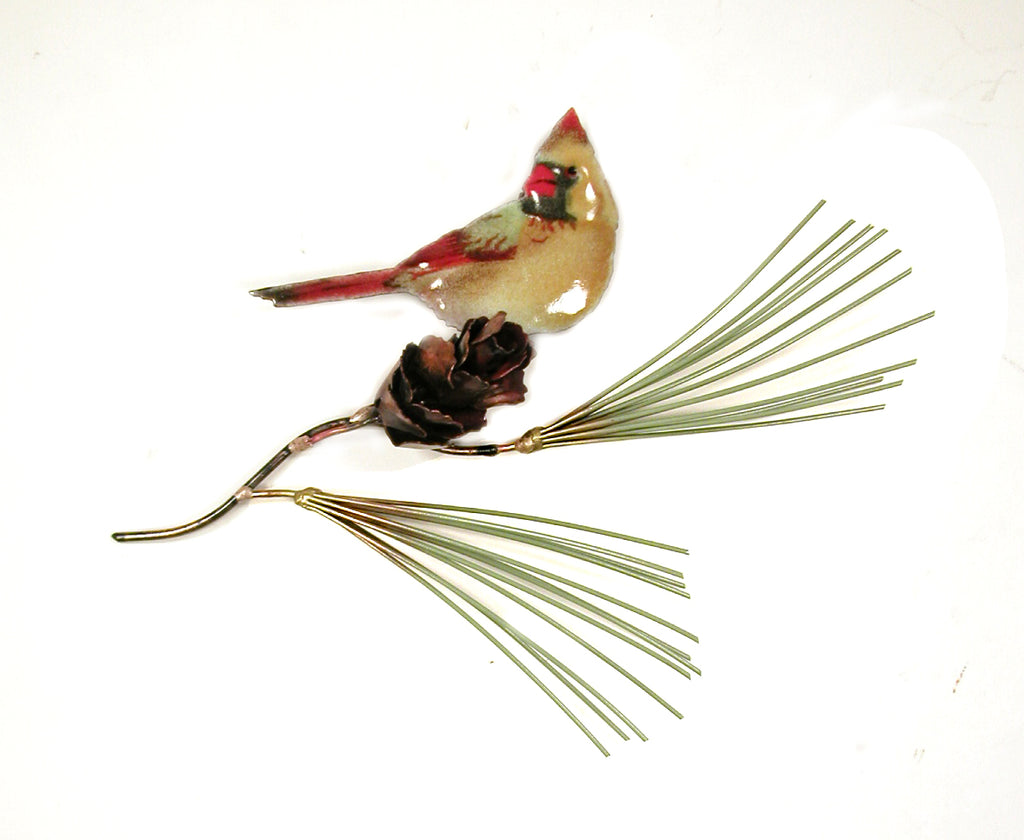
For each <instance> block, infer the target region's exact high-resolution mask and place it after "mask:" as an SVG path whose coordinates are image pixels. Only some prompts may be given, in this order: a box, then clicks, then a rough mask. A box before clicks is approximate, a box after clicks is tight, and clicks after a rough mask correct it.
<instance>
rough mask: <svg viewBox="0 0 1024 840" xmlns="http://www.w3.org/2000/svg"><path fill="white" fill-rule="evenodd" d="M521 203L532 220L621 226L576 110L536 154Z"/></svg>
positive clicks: (613, 202) (571, 112)
mask: <svg viewBox="0 0 1024 840" xmlns="http://www.w3.org/2000/svg"><path fill="white" fill-rule="evenodd" d="M519 201H520V205H521V206H522V208H523V212H525V213H528V214H530V215H532V216H540V217H542V218H545V219H561V220H564V221H575V222H593V221H596V220H600V221H602V222H605V223H606V224H610V225H611V226H612V227H613V228H615V227H617V226H618V221H619V216H618V210H617V208H616V207H615V201H614V199H612V194H611V190H610V189H609V188H608V182H607V181H606V180H605V178H604V172H602V171H601V165H600V164H599V163H598V162H597V157H596V156H595V155H594V147H593V146H591V145H590V140H589V139H588V138H587V133H586V132H585V131H584V130H583V126H582V125H580V120H579V117H577V116H576V111H575V110H574V109H572V108H570V109H569V110H568V111H566V113H565V116H563V117H562V119H560V120H559V121H558V124H557V125H555V127H554V128H553V129H552V130H551V133H550V134H549V135H548V137H547V139H546V140H545V141H544V143H543V144H542V145H541V147H540V149H539V150H538V151H537V156H536V158H535V159H534V164H533V171H532V172H530V177H529V178H527V179H526V183H525V184H524V185H523V191H522V193H521V194H520V196H519Z"/></svg>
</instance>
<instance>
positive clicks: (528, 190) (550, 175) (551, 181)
mask: <svg viewBox="0 0 1024 840" xmlns="http://www.w3.org/2000/svg"><path fill="white" fill-rule="evenodd" d="M557 189H558V176H557V175H555V172H554V170H553V169H552V168H551V167H550V166H548V165H547V164H545V163H538V164H536V165H535V166H534V167H533V171H532V172H531V173H530V177H529V178H527V179H526V183H525V184H524V185H523V192H524V193H525V194H527V195H530V194H532V195H534V196H542V197H546V198H550V197H551V196H553V195H554V194H555V192H556V191H557Z"/></svg>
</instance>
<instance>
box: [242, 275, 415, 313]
mask: <svg viewBox="0 0 1024 840" xmlns="http://www.w3.org/2000/svg"><path fill="white" fill-rule="evenodd" d="M397 276H398V269H395V268H382V269H378V270H376V271H360V272H358V273H357V274H341V275H338V276H337V277H321V278H319V279H318V280H306V281H305V282H302V283H286V284H285V285H283V286H267V287H266V288H265V289H253V290H252V291H251V292H249V294H251V295H255V296H256V297H259V298H263V299H264V300H269V301H272V302H273V304H274V306H300V305H301V304H304V303H320V302H321V301H325V300H345V299H346V298H359V297H370V296H371V295H383V294H387V293H388V292H397V291H399V290H398V289H397V288H396V287H395V286H393V285H392V283H391V281H392V280H394V279H395V277H397Z"/></svg>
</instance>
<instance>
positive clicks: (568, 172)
mask: <svg viewBox="0 0 1024 840" xmlns="http://www.w3.org/2000/svg"><path fill="white" fill-rule="evenodd" d="M565 174H566V175H568V176H569V177H570V178H573V179H575V177H576V175H577V172H576V167H575V166H570V167H569V168H568V169H566V170H565Z"/></svg>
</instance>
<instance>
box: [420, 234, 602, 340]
mask: <svg viewBox="0 0 1024 840" xmlns="http://www.w3.org/2000/svg"><path fill="white" fill-rule="evenodd" d="M614 252H615V228H614V227H613V226H612V225H609V224H607V223H604V222H603V221H601V220H600V219H597V220H594V221H591V222H574V221H563V220H550V219H542V218H540V217H537V216H529V217H527V220H526V223H525V224H524V226H523V229H522V231H521V233H520V236H519V240H518V243H517V245H516V250H515V254H514V255H513V256H512V257H511V258H510V259H503V260H487V261H479V262H472V263H468V264H465V265H458V266H452V267H451V268H446V269H443V270H440V271H437V272H435V273H432V274H429V275H424V276H422V277H418V278H415V279H410V281H409V291H412V292H413V293H414V294H416V295H418V296H419V297H420V298H422V299H423V300H424V301H425V302H426V303H427V304H428V305H429V306H430V307H431V308H432V309H433V310H434V312H435V313H436V314H437V316H438V317H439V318H441V319H442V320H444V321H445V322H446V323H447V324H449V325H450V326H453V327H461V326H462V325H463V324H464V323H465V322H466V321H467V320H468V319H470V318H477V317H480V316H481V315H486V316H491V315H494V314H495V313H496V312H500V311H504V312H506V313H507V315H508V319H509V320H510V321H513V322H515V323H517V324H519V325H520V326H522V327H523V329H524V330H526V332H528V333H538V332H557V331H558V330H564V329H566V328H567V327H570V326H572V325H573V324H574V323H576V321H578V320H579V319H580V318H582V317H583V316H584V315H586V314H587V313H588V312H589V311H590V310H591V309H593V307H594V306H595V305H596V304H597V302H598V301H599V300H600V299H601V296H602V295H603V294H604V290H605V288H606V286H607V285H608V280H609V278H610V277H611V273H612V260H613V256H614ZM403 285H405V284H403Z"/></svg>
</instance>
